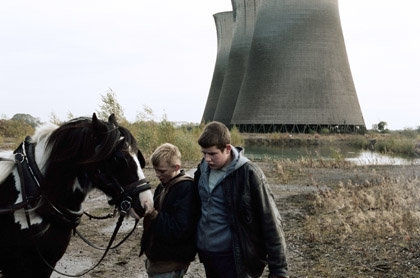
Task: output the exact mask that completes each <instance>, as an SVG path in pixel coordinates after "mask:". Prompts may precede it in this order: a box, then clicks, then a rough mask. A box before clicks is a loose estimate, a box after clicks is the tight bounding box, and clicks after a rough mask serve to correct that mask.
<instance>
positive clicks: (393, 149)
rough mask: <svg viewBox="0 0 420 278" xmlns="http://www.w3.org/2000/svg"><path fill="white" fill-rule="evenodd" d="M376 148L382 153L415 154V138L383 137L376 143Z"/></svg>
mask: <svg viewBox="0 0 420 278" xmlns="http://www.w3.org/2000/svg"><path fill="white" fill-rule="evenodd" d="M375 150H377V151H379V152H382V153H392V154H405V155H408V156H413V155H414V150H415V140H413V139H409V138H402V137H397V136H392V137H388V138H381V139H378V141H377V142H376V144H375Z"/></svg>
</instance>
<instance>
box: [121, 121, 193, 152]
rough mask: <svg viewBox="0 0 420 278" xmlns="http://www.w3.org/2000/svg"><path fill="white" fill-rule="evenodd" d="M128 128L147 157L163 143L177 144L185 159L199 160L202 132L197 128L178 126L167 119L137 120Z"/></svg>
mask: <svg viewBox="0 0 420 278" xmlns="http://www.w3.org/2000/svg"><path fill="white" fill-rule="evenodd" d="M127 128H128V129H129V130H130V131H131V133H132V134H133V135H134V137H135V138H136V140H137V143H138V146H139V148H140V149H141V151H142V152H143V154H144V155H145V156H146V157H149V156H150V155H151V154H152V153H153V151H154V150H155V149H156V148H157V147H158V146H160V145H161V144H163V143H171V144H174V145H176V146H177V147H178V148H179V150H180V152H181V154H182V157H183V160H199V159H200V157H201V151H200V148H199V146H198V144H197V140H198V136H199V135H200V134H201V132H200V131H199V130H197V128H185V127H180V128H177V127H175V126H174V124H173V123H171V122H169V121H166V120H163V121H162V122H155V121H137V122H134V123H131V124H128V126H127Z"/></svg>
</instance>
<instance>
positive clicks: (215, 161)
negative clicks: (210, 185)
mask: <svg viewBox="0 0 420 278" xmlns="http://www.w3.org/2000/svg"><path fill="white" fill-rule="evenodd" d="M231 150H232V146H231V145H229V144H228V145H226V148H225V149H224V150H223V151H222V150H220V149H218V148H217V147H216V146H211V147H209V148H201V152H202V153H203V156H204V160H205V161H206V162H207V163H208V165H209V166H210V168H211V169H221V168H223V167H224V166H226V165H227V164H228V163H230V162H231V161H232V158H231V154H230V151H231Z"/></svg>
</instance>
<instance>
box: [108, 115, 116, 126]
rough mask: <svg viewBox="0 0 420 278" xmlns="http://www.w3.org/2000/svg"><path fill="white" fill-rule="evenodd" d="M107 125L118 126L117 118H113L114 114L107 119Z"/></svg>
mask: <svg viewBox="0 0 420 278" xmlns="http://www.w3.org/2000/svg"><path fill="white" fill-rule="evenodd" d="M108 123H110V124H113V125H116V126H117V125H118V124H117V118H115V114H114V113H112V114H111V115H110V116H109V118H108Z"/></svg>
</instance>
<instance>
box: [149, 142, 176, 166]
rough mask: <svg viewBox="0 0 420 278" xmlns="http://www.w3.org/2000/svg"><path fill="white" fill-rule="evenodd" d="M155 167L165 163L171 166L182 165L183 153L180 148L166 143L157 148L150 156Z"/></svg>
mask: <svg viewBox="0 0 420 278" xmlns="http://www.w3.org/2000/svg"><path fill="white" fill-rule="evenodd" d="M150 161H151V162H152V165H153V166H159V164H160V163H161V162H162V161H164V162H166V163H168V165H170V166H175V165H181V152H180V151H179V149H178V147H177V146H175V145H172V144H170V143H164V144H162V145H160V146H159V147H157V148H156V150H155V151H154V152H153V153H152V155H151V156H150Z"/></svg>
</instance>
